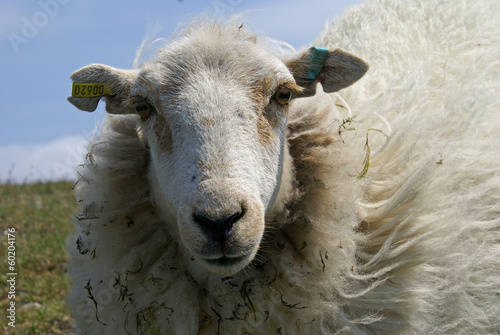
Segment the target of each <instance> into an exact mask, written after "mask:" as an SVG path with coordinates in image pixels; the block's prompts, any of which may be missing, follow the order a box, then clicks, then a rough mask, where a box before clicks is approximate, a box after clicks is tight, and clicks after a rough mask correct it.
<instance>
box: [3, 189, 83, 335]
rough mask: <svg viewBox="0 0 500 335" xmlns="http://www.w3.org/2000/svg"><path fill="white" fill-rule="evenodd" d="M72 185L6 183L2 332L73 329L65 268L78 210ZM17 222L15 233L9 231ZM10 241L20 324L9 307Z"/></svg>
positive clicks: (56, 331) (4, 191) (41, 331)
mask: <svg viewBox="0 0 500 335" xmlns="http://www.w3.org/2000/svg"><path fill="white" fill-rule="evenodd" d="M72 186H73V185H72V184H71V183H66V182H58V183H43V184H42V183H39V184H27V185H0V232H1V236H0V259H1V261H0V264H1V266H0V269H1V270H0V281H1V285H0V287H2V292H1V293H2V294H1V295H0V299H1V300H0V311H1V312H0V315H1V319H0V320H1V321H0V333H3V334H23V335H24V334H68V333H71V332H72V330H71V328H72V321H71V318H70V316H69V311H68V308H67V304H66V295H67V293H68V289H69V280H68V277H67V274H66V268H65V267H66V262H67V259H68V255H67V252H66V248H65V241H66V238H67V236H68V234H69V233H70V232H71V231H72V229H73V228H72V225H71V223H70V217H71V216H72V215H73V214H74V213H75V212H76V210H77V205H76V202H75V200H74V197H73V191H72V189H71V188H72ZM12 228H15V233H14V234H11V235H9V229H10V230H11V231H12ZM12 235H14V236H15V237H14V240H13V239H12V238H13V236H12ZM9 238H10V243H9ZM13 241H15V244H14V243H13ZM9 245H10V246H11V250H12V246H15V248H16V250H15V253H16V254H15V257H16V260H15V262H16V263H15V269H14V270H15V272H16V273H17V275H16V276H15V279H16V281H15V300H14V301H15V307H16V323H15V325H16V327H15V328H13V327H10V326H9V325H8V322H10V320H9V319H8V318H7V316H8V313H9V312H8V311H7V308H9V304H10V301H12V300H13V299H9V295H8V293H9V292H8V291H9V290H10V285H9V284H10V283H9V282H7V280H8V279H10V277H9V276H8V275H7V274H8V273H10V272H12V269H9V264H8V250H9V249H8V248H9ZM11 256H12V254H11ZM11 259H12V258H11Z"/></svg>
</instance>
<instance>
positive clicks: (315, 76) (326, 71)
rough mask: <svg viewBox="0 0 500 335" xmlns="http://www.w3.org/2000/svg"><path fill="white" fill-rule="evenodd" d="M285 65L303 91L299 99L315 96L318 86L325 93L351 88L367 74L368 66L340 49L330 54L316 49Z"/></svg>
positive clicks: (321, 49)
mask: <svg viewBox="0 0 500 335" xmlns="http://www.w3.org/2000/svg"><path fill="white" fill-rule="evenodd" d="M285 64H286V66H287V67H288V69H289V70H290V72H292V75H293V76H294V78H295V82H296V83H297V85H299V86H300V87H302V88H304V91H303V92H302V93H301V94H300V95H299V96H298V97H308V96H312V95H314V94H315V93H316V84H317V83H318V82H319V83H321V85H322V86H323V91H325V92H326V93H331V92H336V91H338V90H340V89H343V88H345V87H347V86H350V85H352V84H353V83H355V82H356V81H357V80H358V79H360V78H361V77H363V75H364V74H365V73H366V71H368V64H367V63H366V62H365V61H364V60H362V59H361V58H359V57H357V56H355V55H352V54H350V53H348V52H345V51H343V50H341V49H336V50H333V51H330V50H328V49H325V48H318V47H312V48H310V49H309V50H308V51H306V52H304V53H302V54H301V55H300V56H299V57H296V58H294V59H291V60H289V61H288V62H286V63H285Z"/></svg>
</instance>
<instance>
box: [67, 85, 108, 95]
mask: <svg viewBox="0 0 500 335" xmlns="http://www.w3.org/2000/svg"><path fill="white" fill-rule="evenodd" d="M71 95H72V96H73V97H75V98H96V97H102V96H105V95H113V94H112V93H111V87H109V86H108V85H106V84H103V83H73V90H72V91H71Z"/></svg>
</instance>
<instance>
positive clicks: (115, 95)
mask: <svg viewBox="0 0 500 335" xmlns="http://www.w3.org/2000/svg"><path fill="white" fill-rule="evenodd" d="M137 74H138V70H122V69H116V68H114V67H111V66H107V65H102V64H91V65H88V66H85V67H83V68H81V69H80V70H78V71H75V72H74V73H73V74H72V75H71V79H72V80H73V89H72V92H71V97H69V98H68V100H69V102H71V103H72V104H73V105H74V106H76V107H77V108H79V109H81V110H84V111H87V112H93V111H95V109H96V108H97V104H98V103H99V100H100V99H101V98H104V99H105V100H106V111H107V112H108V113H112V114H132V113H135V111H134V110H133V109H132V108H131V106H128V105H127V104H126V103H125V101H126V100H127V99H128V98H129V96H130V89H131V88H132V85H133V84H134V82H135V80H136V78H137Z"/></svg>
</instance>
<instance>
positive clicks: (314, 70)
mask: <svg viewBox="0 0 500 335" xmlns="http://www.w3.org/2000/svg"><path fill="white" fill-rule="evenodd" d="M309 50H312V51H313V55H312V58H311V64H309V66H310V67H309V71H308V72H307V81H309V82H313V81H315V80H316V79H317V78H318V75H319V73H320V72H321V69H322V68H323V65H325V62H326V59H327V58H328V49H327V48H320V47H312V48H310V49H309Z"/></svg>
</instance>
